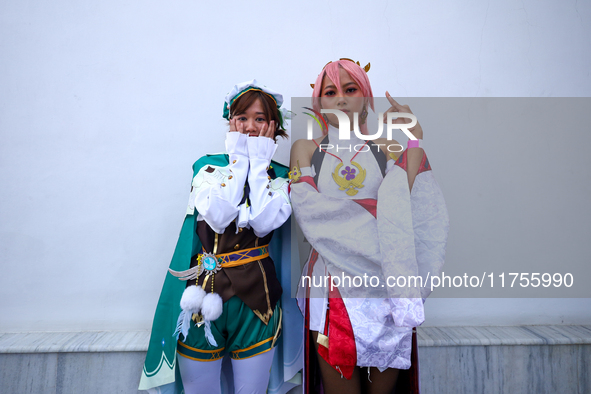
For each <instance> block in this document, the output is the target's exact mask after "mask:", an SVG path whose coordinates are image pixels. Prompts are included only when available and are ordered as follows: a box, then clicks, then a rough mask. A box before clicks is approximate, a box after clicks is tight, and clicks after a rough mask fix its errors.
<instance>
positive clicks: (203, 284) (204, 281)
mask: <svg viewBox="0 0 591 394" xmlns="http://www.w3.org/2000/svg"><path fill="white" fill-rule="evenodd" d="M210 276H211V275H209V274H208V275H205V279H204V280H203V283H202V284H201V288H202V289H203V290H205V285H207V280H208V279H209V277H210Z"/></svg>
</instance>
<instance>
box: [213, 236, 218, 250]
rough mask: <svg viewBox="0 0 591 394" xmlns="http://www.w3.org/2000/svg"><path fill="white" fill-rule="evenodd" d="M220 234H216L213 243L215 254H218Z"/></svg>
mask: <svg viewBox="0 0 591 394" xmlns="http://www.w3.org/2000/svg"><path fill="white" fill-rule="evenodd" d="M218 236H219V234H218V233H215V240H214V242H213V254H218Z"/></svg>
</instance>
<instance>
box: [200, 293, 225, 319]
mask: <svg viewBox="0 0 591 394" xmlns="http://www.w3.org/2000/svg"><path fill="white" fill-rule="evenodd" d="M223 309H224V301H222V297H220V296H219V294H217V293H208V294H207V295H206V296H205V297H204V298H203V304H202V305H201V314H202V315H203V320H209V321H214V320H216V319H217V318H218V317H220V316H221V314H222V311H223Z"/></svg>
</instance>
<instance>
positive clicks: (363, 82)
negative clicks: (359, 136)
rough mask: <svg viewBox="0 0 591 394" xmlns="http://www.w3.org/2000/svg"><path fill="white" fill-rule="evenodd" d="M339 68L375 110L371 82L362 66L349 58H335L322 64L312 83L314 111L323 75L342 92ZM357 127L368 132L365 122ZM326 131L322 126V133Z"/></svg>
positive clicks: (317, 105)
mask: <svg viewBox="0 0 591 394" xmlns="http://www.w3.org/2000/svg"><path fill="white" fill-rule="evenodd" d="M339 68H343V69H344V70H345V71H346V72H347V73H349V75H350V76H351V78H352V79H353V80H354V81H355V83H356V84H357V85H359V87H360V88H361V92H362V93H363V97H367V98H368V101H369V106H370V107H371V110H372V111H375V110H374V106H373V92H372V91H371V84H370V83H369V79H368V78H367V73H366V72H365V70H364V69H363V68H362V67H360V66H359V65H357V64H356V63H354V62H352V61H349V60H337V61H336V62H332V63H329V64H327V65H326V66H324V69H323V70H322V72H321V73H320V74H318V78H316V83H315V84H314V91H313V92H312V107H313V108H314V111H317V112H320V95H321V93H322V92H321V90H322V82H323V81H324V77H325V76H326V77H328V78H329V79H330V80H331V81H332V82H333V83H334V84H335V85H336V87H337V89H338V91H339V92H340V93H341V94H344V93H343V92H342V91H341V81H340V78H339ZM359 127H360V131H361V133H363V134H368V132H367V123H364V124H362V125H359ZM327 133H328V130H324V127H323V128H322V134H323V135H326V134H327Z"/></svg>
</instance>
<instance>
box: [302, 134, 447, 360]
mask: <svg viewBox="0 0 591 394" xmlns="http://www.w3.org/2000/svg"><path fill="white" fill-rule="evenodd" d="M328 137H329V141H330V144H331V145H333V147H332V149H330V148H329V147H324V146H323V148H328V149H326V151H327V152H328V153H332V154H333V155H335V156H338V159H337V158H336V157H334V156H333V155H331V154H325V156H324V159H323V161H322V166H321V168H320V172H319V174H318V185H317V188H318V192H316V191H315V190H313V187H312V186H310V185H309V184H306V183H305V182H299V183H296V184H292V194H291V197H292V205H293V208H294V213H295V216H296V219H297V220H298V223H299V224H300V226H301V227H302V230H303V231H304V234H305V236H306V238H307V240H308V241H309V242H310V243H311V245H312V246H313V247H314V249H316V251H318V258H317V260H316V262H315V264H314V266H313V270H312V275H311V276H312V281H314V280H315V282H312V286H309V287H310V299H309V312H310V330H313V331H318V332H321V333H322V332H324V328H325V324H326V316H327V313H326V311H327V307H328V290H329V288H328V287H324V286H322V287H318V286H315V285H314V284H316V285H317V284H319V283H321V281H324V277H325V276H328V275H329V274H330V275H331V276H333V277H334V276H337V277H342V276H343V275H347V276H349V275H350V276H359V277H363V275H364V274H367V275H369V276H372V275H375V276H376V279H377V278H378V277H379V278H380V279H379V280H380V284H379V285H378V286H377V287H376V288H373V287H372V286H362V288H361V289H355V288H343V287H339V291H340V292H341V294H342V295H343V301H344V304H345V307H346V309H347V313H348V315H349V319H350V322H351V326H352V328H353V333H354V337H355V346H356V352H357V354H356V356H357V366H372V367H377V368H379V369H380V370H384V369H386V368H398V369H408V368H410V365H411V363H410V354H411V345H412V343H411V340H412V339H411V336H412V327H416V326H418V325H420V324H421V323H422V322H423V320H424V312H423V300H422V299H424V298H426V296H427V295H428V289H427V288H426V287H425V286H423V288H419V289H416V288H415V289H396V288H390V287H388V286H383V285H384V284H385V283H387V282H386V278H387V277H388V276H391V275H392V274H394V273H397V274H401V275H415V276H421V277H423V278H425V276H426V275H427V274H428V273H430V274H431V275H434V274H437V273H438V272H439V270H440V268H441V265H442V264H443V254H444V252H445V239H446V237H447V226H448V219H447V211H446V210H445V205H444V202H443V198H442V196H441V192H440V191H439V188H438V186H437V184H436V182H435V181H434V179H433V177H432V174H430V173H431V171H428V173H429V174H428V175H427V176H425V174H427V173H426V172H422V173H420V174H419V175H418V176H417V178H416V180H415V184H414V186H413V193H412V197H411V195H410V193H409V191H408V180H407V175H406V171H404V170H403V169H402V168H401V167H399V166H395V165H394V160H389V161H388V165H387V175H386V178H384V177H383V176H382V172H381V170H380V167H379V165H378V163H377V161H376V158H375V157H374V155H373V153H372V152H370V151H368V150H366V149H361V148H360V147H361V146H362V145H363V144H364V142H365V141H362V140H360V139H357V138H356V137H355V136H352V137H351V138H352V139H351V140H347V141H341V142H338V130H337V129H335V128H334V127H332V126H331V127H329V131H328ZM333 141H337V143H335V142H333ZM337 144H338V145H339V149H338V150H337V149H336V145H337ZM341 144H342V145H341ZM342 146H346V147H349V146H353V147H356V148H357V150H361V151H360V152H359V153H358V152H356V150H355V149H351V151H349V150H348V149H340V148H341V147H342ZM366 148H367V147H366ZM372 148H373V149H377V146H375V145H374V146H373V147H372ZM380 154H381V153H380ZM339 159H340V160H339ZM341 160H342V166H341V167H340V168H339V169H338V171H335V169H336V168H337V166H338V165H339V164H340V163H341ZM352 161H353V162H354V163H351V162H352ZM314 171H315V169H314V168H310V169H302V176H305V175H306V174H308V175H310V176H314V175H315V173H314ZM343 171H345V172H343ZM362 171H365V178H364V179H363V186H362V187H359V188H357V189H356V190H357V193H356V194H354V195H353V196H351V195H349V194H347V193H346V190H343V189H342V188H340V186H339V184H337V182H336V181H335V179H334V176H333V172H334V174H338V173H341V174H342V175H343V176H345V177H346V176H347V175H349V174H351V175H356V173H360V172H362ZM386 180H387V182H386ZM426 184H428V187H427V188H426V187H425V185H426ZM415 188H417V190H416V191H417V192H415ZM425 189H428V191H427V192H425ZM419 192H420V193H419ZM350 194H352V193H350ZM378 195H380V198H378ZM415 195H416V196H417V197H415ZM353 200H365V201H368V200H377V219H376V217H375V216H374V215H373V214H372V213H370V212H368V210H367V209H366V208H364V207H362V206H361V205H360V204H358V203H356V202H355V201H353ZM414 200H416V201H414ZM419 200H420V201H419ZM424 204H427V205H429V206H430V207H432V208H431V209H427V211H429V212H427V213H425V212H423V216H424V215H425V214H427V216H429V219H430V220H428V221H427V222H428V223H431V225H429V226H427V227H429V228H431V231H428V232H430V233H433V231H432V230H433V229H432V227H437V228H439V229H442V231H443V232H444V233H445V234H442V233H441V231H440V230H437V231H436V233H437V234H436V236H435V239H437V240H442V241H443V243H441V242H436V245H434V244H433V242H428V245H429V248H430V251H429V255H430V256H429V258H428V259H427V260H428V261H419V260H421V258H420V256H421V255H423V254H424V253H422V252H421V251H420V250H419V249H421V248H422V247H423V246H421V245H420V244H421V242H415V238H417V237H418V236H419V235H418V234H417V230H419V232H421V229H419V228H418V227H424V223H426V222H425V221H424V220H422V219H423V218H417V217H415V214H414V211H413V212H412V213H411V210H414V209H415V206H417V207H419V206H423V205H424ZM411 206H412V209H411ZM433 208H434V209H433ZM423 211H424V210H423ZM417 212H419V215H420V212H421V210H420V209H417ZM434 212H435V214H434ZM415 219H420V220H415ZM413 222H416V223H422V224H421V225H417V226H413ZM423 233H424V231H423ZM427 238H429V239H431V238H433V237H432V236H429V235H427ZM415 243H416V245H415ZM435 249H437V250H435ZM423 260H424V259H423ZM308 262H309V261H308ZM421 263H423V264H421ZM419 265H421V267H419ZM303 272H304V273H307V272H308V263H307V264H306V267H305V268H304V271H303ZM365 284H367V282H366V283H364V285H365ZM328 286H330V283H328ZM305 290H306V286H304V287H302V284H301V283H300V286H299V287H298V291H299V292H298V297H299V301H300V308H301V309H302V310H303V306H304V303H303V299H302V297H304V296H305ZM403 296H405V297H403ZM329 335H330V334H329Z"/></svg>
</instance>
